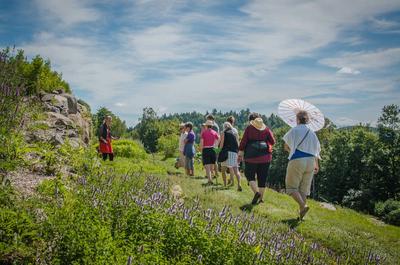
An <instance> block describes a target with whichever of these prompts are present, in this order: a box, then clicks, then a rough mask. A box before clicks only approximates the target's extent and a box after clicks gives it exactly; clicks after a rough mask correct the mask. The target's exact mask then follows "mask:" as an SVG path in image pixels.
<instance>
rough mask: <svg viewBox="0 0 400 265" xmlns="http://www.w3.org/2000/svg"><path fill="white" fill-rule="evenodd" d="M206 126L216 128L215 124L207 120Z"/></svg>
mask: <svg viewBox="0 0 400 265" xmlns="http://www.w3.org/2000/svg"><path fill="white" fill-rule="evenodd" d="M205 125H206V126H214V122H213V121H211V120H207V121H206V123H205Z"/></svg>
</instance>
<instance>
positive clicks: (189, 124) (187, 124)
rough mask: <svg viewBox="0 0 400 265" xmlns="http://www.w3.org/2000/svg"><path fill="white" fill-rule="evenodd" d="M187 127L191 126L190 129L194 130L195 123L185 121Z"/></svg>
mask: <svg viewBox="0 0 400 265" xmlns="http://www.w3.org/2000/svg"><path fill="white" fill-rule="evenodd" d="M185 128H189V129H190V130H192V129H193V123H191V122H187V123H185Z"/></svg>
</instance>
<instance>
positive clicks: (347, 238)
mask: <svg viewBox="0 0 400 265" xmlns="http://www.w3.org/2000/svg"><path fill="white" fill-rule="evenodd" d="M159 158H161V157H159ZM159 158H158V157H156V158H153V161H152V163H153V165H154V169H153V170H155V169H157V170H155V171H154V172H157V173H163V172H162V171H163V170H165V171H164V174H159V175H160V176H162V177H163V178H164V179H167V180H169V181H170V182H171V183H172V184H178V185H179V186H180V187H181V188H182V190H183V193H184V197H185V199H186V200H189V201H190V200H191V199H193V198H196V197H198V198H199V199H200V201H201V202H202V204H203V205H204V207H207V208H213V209H217V210H218V209H222V208H223V207H224V206H226V205H228V206H231V209H232V212H233V213H236V214H240V213H241V212H242V209H243V206H247V204H248V203H249V202H250V200H251V199H252V192H251V190H250V188H249V187H248V186H247V182H246V180H245V179H244V178H242V187H244V189H243V192H237V191H236V189H235V188H234V187H233V188H230V189H229V188H228V189H225V188H223V186H222V185H221V183H222V179H221V177H219V179H217V182H218V183H219V185H218V184H217V185H214V186H205V185H203V184H204V183H206V180H205V179H204V178H203V177H201V176H202V175H204V171H202V170H201V166H200V165H199V164H197V165H196V169H197V172H196V176H198V177H186V176H184V174H183V170H182V169H180V170H176V169H175V168H173V166H172V165H173V163H174V160H173V159H170V160H166V161H161V159H159ZM108 166H110V167H113V168H115V169H116V170H118V171H120V172H124V171H127V170H129V168H131V167H135V166H134V165H132V163H131V161H130V160H129V159H126V158H119V159H118V160H117V161H116V162H115V163H112V164H109V165H108ZM161 168H162V169H163V170H160V169H161ZM165 172H167V174H165ZM309 206H310V207H311V210H310V212H309V213H308V214H307V216H306V218H305V220H304V221H303V222H298V220H297V214H296V213H297V207H298V206H297V204H296V203H295V202H294V201H293V200H292V199H291V198H290V197H289V196H288V195H286V194H282V193H278V192H276V191H274V190H268V191H267V192H266V194H265V203H263V204H259V205H257V206H255V207H253V208H252V209H249V208H246V209H247V210H246V211H247V212H252V213H254V214H255V215H257V216H261V217H263V218H266V219H268V220H270V221H272V222H273V223H274V225H276V226H277V227H280V226H281V225H284V226H287V227H290V228H293V229H294V230H295V231H296V232H298V233H299V234H301V235H302V236H304V237H305V238H306V239H308V240H311V241H315V242H318V243H320V244H321V245H323V246H324V247H326V248H328V249H331V250H333V251H334V252H335V253H338V254H345V253H346V252H348V251H349V249H354V250H357V251H359V252H365V253H366V255H368V252H369V251H371V250H372V251H374V252H375V253H379V254H381V255H383V256H386V258H387V262H388V263H389V264H396V261H398V260H400V253H399V252H398V249H400V228H399V227H396V226H391V225H387V224H384V223H382V222H381V221H378V220H377V219H375V218H374V217H372V216H369V215H364V214H361V213H358V212H356V211H353V210H351V209H347V208H342V207H340V206H335V207H336V211H332V210H329V209H326V208H325V207H323V206H322V205H320V203H319V202H317V201H313V200H310V201H309Z"/></svg>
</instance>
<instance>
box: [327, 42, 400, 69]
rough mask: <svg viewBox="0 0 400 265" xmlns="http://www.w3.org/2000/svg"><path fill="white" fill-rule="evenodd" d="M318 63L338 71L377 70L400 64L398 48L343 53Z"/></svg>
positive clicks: (399, 49)
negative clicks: (343, 69) (347, 69)
mask: <svg viewBox="0 0 400 265" xmlns="http://www.w3.org/2000/svg"><path fill="white" fill-rule="evenodd" d="M319 62H320V63H321V64H324V65H327V66H330V67H335V68H339V69H342V68H349V69H376V70H379V69H384V68H386V67H389V66H392V65H395V64H398V63H400V47H398V48H390V49H381V50H377V51H363V52H352V53H344V54H342V55H340V56H338V57H332V58H325V59H322V60H320V61H319Z"/></svg>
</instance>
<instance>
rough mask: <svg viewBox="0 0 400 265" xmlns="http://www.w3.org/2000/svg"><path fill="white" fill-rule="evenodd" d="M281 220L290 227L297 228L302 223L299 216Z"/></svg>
mask: <svg viewBox="0 0 400 265" xmlns="http://www.w3.org/2000/svg"><path fill="white" fill-rule="evenodd" d="M281 222H282V223H284V224H286V225H288V226H289V227H290V228H296V227H297V226H298V225H299V224H300V219H299V218H291V219H285V220H282V221H281Z"/></svg>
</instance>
